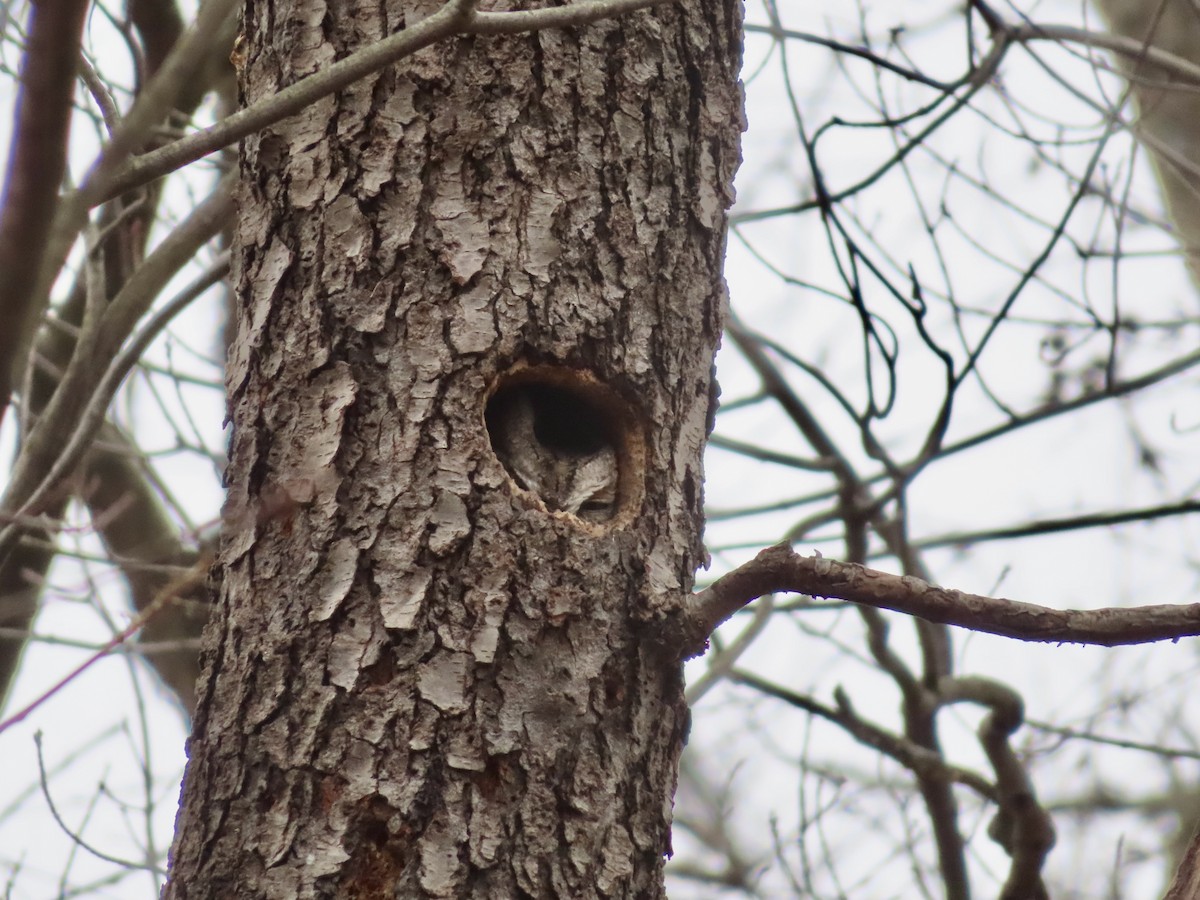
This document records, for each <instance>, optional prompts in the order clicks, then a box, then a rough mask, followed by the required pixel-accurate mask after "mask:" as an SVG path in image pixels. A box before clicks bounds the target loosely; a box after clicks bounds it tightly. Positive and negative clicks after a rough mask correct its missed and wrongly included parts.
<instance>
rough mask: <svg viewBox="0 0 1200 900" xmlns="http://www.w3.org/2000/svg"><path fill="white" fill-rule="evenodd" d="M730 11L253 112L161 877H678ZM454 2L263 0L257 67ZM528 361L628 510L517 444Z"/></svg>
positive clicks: (442, 48) (631, 889) (185, 886)
mask: <svg viewBox="0 0 1200 900" xmlns="http://www.w3.org/2000/svg"><path fill="white" fill-rule="evenodd" d="M740 6H741V4H740V3H734V2H728V3H708V2H700V0H687V2H683V3H679V4H672V5H667V6H663V7H659V8H656V9H655V10H653V11H651V12H643V13H637V14H634V15H631V16H627V17H624V18H622V19H619V20H612V21H602V22H599V23H597V24H594V25H590V26H588V27H584V28H578V29H563V30H551V31H543V32H539V33H535V34H532V35H522V36H512V37H505V36H501V37H486V38H483V37H479V38H458V39H454V40H452V41H449V42H446V43H443V44H440V45H437V46H434V47H432V48H429V49H428V50H426V51H423V52H422V53H420V54H419V55H418V56H416V57H414V58H412V59H410V60H407V61H405V62H404V63H402V64H400V65H399V66H396V67H394V68H393V69H389V70H387V71H384V72H382V73H381V74H379V75H377V76H375V77H373V78H370V79H367V80H365V81H363V82H360V83H358V84H357V85H355V86H354V88H352V89H351V90H348V91H346V92H344V93H343V94H340V95H338V96H337V97H335V98H330V99H328V100H326V101H323V102H320V103H318V104H316V105H314V106H313V107H312V108H310V109H309V110H307V111H306V113H305V114H303V115H300V116H297V117H295V118H293V119H291V120H288V121H287V122H285V123H282V124H280V125H277V126H275V127H272V128H270V129H268V130H266V131H265V132H263V133H261V134H258V135H256V136H254V137H253V138H251V139H249V140H247V141H246V142H245V146H244V148H243V158H242V174H243V185H242V194H241V199H240V222H239V227H238V232H237V249H236V260H237V267H238V276H239V293H240V300H239V324H238V336H237V340H236V343H235V346H234V348H233V355H232V357H231V360H230V367H229V375H228V386H229V389H230V410H231V417H232V420H233V438H232V448H231V457H230V467H229V474H228V483H229V484H228V487H229V498H228V503H227V507H226V522H225V534H224V538H223V545H222V549H221V552H220V569H221V572H222V576H223V577H222V586H221V590H220V597H219V609H218V612H217V615H215V616H214V621H213V623H212V625H211V626H210V628H209V633H208V635H207V638H206V650H205V653H204V668H205V675H204V676H203V677H202V679H201V685H200V688H199V705H198V709H197V715H196V720H195V730H194V734H193V737H192V739H191V741H190V744H189V753H190V757H191V759H190V763H189V766H188V770H187V775H186V777H185V783H184V791H183V798H182V807H181V810H180V814H179V819H178V830H177V837H176V843H175V847H174V850H173V861H172V866H173V868H172V879H171V882H170V884H169V886H168V888H167V890H166V896H167V897H175V898H182V897H188V898H196V897H233V896H236V897H239V898H245V897H268V896H269V897H311V896H330V897H332V896H337V897H379V896H403V897H451V896H453V897H485V896H486V897H519V896H537V897H552V896H558V897H572V898H575V897H594V896H622V897H627V896H628V897H631V896H638V897H653V896H661V895H662V893H663V857H664V854H665V853H667V852H668V851H669V846H670V837H669V829H670V821H671V800H672V793H673V790H674V787H675V780H676V768H677V761H678V756H679V752H680V750H681V748H682V744H683V742H684V740H685V738H686V733H687V710H686V707H685V705H684V702H683V696H682V678H681V659H680V656H681V652H682V649H683V640H682V637H680V636H677V635H674V634H672V633H670V631H669V629H667V628H666V627H665V626H664V623H665V622H668V621H670V618H669V614H671V613H672V612H674V611H676V610H678V608H679V606H680V604H682V603H683V601H684V598H685V596H686V595H687V593H688V592H689V591H690V589H691V586H692V581H693V573H694V570H695V569H696V567H697V566H698V565H699V564H700V563H702V562H703V559H704V551H703V549H702V545H701V541H700V530H701V523H702V513H701V505H702V483H703V479H702V473H701V451H702V448H703V444H704V440H705V435H706V431H707V426H708V423H709V421H710V418H711V413H712V406H713V397H714V395H715V391H714V386H713V384H712V381H711V371H712V363H713V354H714V351H715V348H716V345H717V342H718V340H719V336H720V334H721V324H722V317H723V306H724V303H725V288H724V282H723V279H722V277H721V265H722V257H723V251H724V239H725V210H726V209H727V208H728V206H729V205H730V203H731V201H732V190H731V187H730V185H731V181H732V177H733V173H734V170H735V168H736V164H737V162H738V133H739V131H740V128H741V96H740V91H739V89H738V85H737V74H738V69H739V63H740V15H741V10H740ZM435 8H436V4H431V3H429V2H423V3H422V2H415V0H405V2H400V0H396V2H392V3H389V4H386V5H380V4H374V3H349V4H346V5H339V7H338V10H337V12H336V14H334V13H331V12H330V10H329V9H328V8H327V7H326V6H325V5H324V4H322V3H310V2H304V0H296V2H292V3H287V4H267V3H256V2H251V3H249V4H248V6H247V9H246V15H245V31H246V40H247V45H246V50H245V60H246V63H245V69H244V71H243V73H242V85H243V91H244V92H245V94H246V96H247V99H248V100H255V99H257V98H258V97H260V96H262V95H264V94H265V93H269V92H272V91H275V90H277V89H278V88H279V87H281V86H283V85H285V84H287V83H290V82H292V81H294V80H296V79H297V78H300V77H302V76H304V75H306V74H309V73H310V72H314V71H317V70H319V69H321V68H322V67H323V66H326V65H327V64H328V63H329V62H330V61H332V60H333V59H335V58H337V57H340V56H342V55H344V54H345V53H347V52H349V51H351V50H353V49H355V48H356V47H358V46H361V45H363V44H364V43H367V42H371V41H374V40H377V39H378V38H380V37H381V36H382V35H385V34H388V33H391V32H392V31H394V30H396V29H398V28H401V27H404V26H405V24H409V25H411V24H412V23H414V22H416V21H418V20H419V19H420V18H422V17H423V16H424V15H427V14H429V13H430V12H431V11H432V10H433V9H435ZM531 381H546V382H551V383H553V384H555V385H558V386H560V387H563V388H565V389H567V390H568V391H573V392H574V396H575V397H576V398H577V399H578V401H579V402H578V408H577V409H575V410H568V411H566V413H567V414H568V418H570V417H571V416H575V417H578V419H577V424H578V423H583V424H587V422H585V420H591V419H594V420H595V422H598V423H599V427H600V429H601V431H602V432H603V433H604V434H605V435H607V436H608V437H609V438H610V439H611V441H612V443H613V445H614V446H615V447H616V448H617V451H618V457H619V464H620V476H619V483H618V509H617V512H616V513H615V515H614V517H613V518H612V519H610V520H608V521H601V522H587V521H583V520H582V519H579V518H576V517H574V516H571V515H569V514H567V513H565V512H554V511H551V510H549V509H548V508H547V507H546V506H545V505H544V504H543V503H542V502H541V500H540V499H539V498H538V497H537V496H535V495H533V494H532V493H530V492H528V491H525V490H523V489H521V488H520V487H519V486H518V485H517V484H516V483H515V482H514V481H513V479H512V478H511V477H510V475H509V473H508V472H507V471H506V469H505V467H504V466H503V465H502V464H501V462H500V461H499V460H498V459H497V457H496V456H495V453H494V451H493V449H492V441H491V440H490V438H489V434H488V426H487V423H486V422H485V415H484V413H485V408H486V404H487V401H488V398H489V396H491V395H492V393H493V392H494V391H495V390H496V389H497V387H503V386H504V385H506V384H508V385H512V384H518V385H523V384H526V383H528V382H531ZM595 422H593V423H592V424H595Z"/></svg>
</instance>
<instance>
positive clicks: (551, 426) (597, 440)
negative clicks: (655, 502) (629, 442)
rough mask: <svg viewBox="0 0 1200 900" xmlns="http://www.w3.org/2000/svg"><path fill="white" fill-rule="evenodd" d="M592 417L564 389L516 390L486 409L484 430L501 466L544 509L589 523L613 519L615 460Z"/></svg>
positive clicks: (532, 387)
mask: <svg viewBox="0 0 1200 900" xmlns="http://www.w3.org/2000/svg"><path fill="white" fill-rule="evenodd" d="M594 413H596V411H595V410H594V409H592V408H591V407H590V405H589V404H587V403H586V401H584V400H582V399H580V398H579V397H576V396H575V395H574V393H572V392H570V391H567V390H565V389H563V388H557V387H551V386H547V385H533V384H529V385H518V386H516V387H511V388H508V389H507V390H503V391H502V392H501V393H500V394H499V395H498V396H497V397H496V399H495V400H494V401H493V402H492V403H491V404H490V405H489V408H488V417H487V418H488V430H489V431H490V432H491V434H492V443H493V446H494V447H495V450H496V455H497V456H498V457H499V459H500V462H502V463H503V464H504V467H505V468H506V469H507V470H508V472H509V474H510V475H512V477H513V479H514V480H515V481H516V482H517V484H519V485H520V486H521V487H523V488H525V490H527V491H532V492H533V493H535V494H537V495H538V496H539V497H541V498H542V501H543V502H544V503H545V504H546V506H547V507H549V508H550V509H554V510H562V511H563V512H568V513H571V514H572V515H575V516H578V517H579V518H581V519H584V520H586V521H590V522H606V521H608V520H609V519H611V518H612V515H613V511H614V509H615V506H616V499H617V455H616V453H615V451H614V450H613V446H612V442H611V440H610V438H609V436H608V435H607V434H606V433H605V431H604V429H603V427H602V426H601V425H600V424H599V423H598V422H597V421H596V416H595V415H593V414H594Z"/></svg>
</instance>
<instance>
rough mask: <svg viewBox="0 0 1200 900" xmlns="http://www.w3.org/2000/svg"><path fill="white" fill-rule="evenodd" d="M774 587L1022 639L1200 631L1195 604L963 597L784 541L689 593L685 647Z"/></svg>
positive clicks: (692, 649)
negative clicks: (1098, 605) (1086, 605)
mask: <svg viewBox="0 0 1200 900" xmlns="http://www.w3.org/2000/svg"><path fill="white" fill-rule="evenodd" d="M779 591H793V592H796V593H801V594H810V595H812V596H814V597H836V598H838V599H840V600H847V601H849V602H851V603H861V604H863V605H864V606H871V607H877V608H880V609H890V610H894V611H896V612H902V613H907V614H908V615H912V616H917V617H919V618H922V619H926V620H928V621H931V622H941V623H944V624H946V625H957V626H959V627H960V628H969V629H970V630H972V631H982V632H985V633H988V634H998V635H1001V636H1003V637H1011V638H1016V639H1018V640H1022V641H1045V642H1055V643H1071V644H1099V645H1101V646H1104V647H1117V646H1121V645H1124V644H1144V643H1149V642H1151V641H1167V640H1178V639H1179V638H1181V637H1189V636H1192V635H1200V603H1188V604H1174V605H1167V604H1158V605H1154V606H1137V607H1130V608H1128V609H1125V608H1112V607H1110V608H1105V609H1090V610H1078V609H1051V608H1050V607H1047V606H1036V605H1035V604H1032V603H1022V602H1021V601H1019V600H1005V599H1002V598H998V597H984V596H981V595H979V594H967V593H964V592H963V591H956V590H952V589H949V588H942V587H938V586H937V585H933V584H929V583H928V582H925V581H922V580H921V579H919V578H913V577H912V576H910V575H890V574H888V573H886V572H879V571H876V570H875V569H868V568H867V567H866V566H861V565H858V564H857V563H844V562H838V561H837V560H833V559H825V558H823V557H820V556H801V555H799V554H798V553H796V552H795V551H793V550H792V549H791V547H789V546H788V545H786V544H777V545H776V546H774V547H768V548H767V549H766V550H763V551H762V552H761V553H759V554H758V556H756V557H755V558H754V559H752V560H751V561H750V562H748V563H746V564H745V565H743V566H739V567H738V568H737V569H735V570H734V571H732V572H730V573H729V574H728V575H725V576H723V577H721V578H718V579H717V580H716V581H715V582H713V584H712V585H710V586H709V587H708V588H707V589H705V590H703V591H700V592H698V593H696V594H693V595H692V597H691V599H690V602H689V603H688V604H687V605H686V607H685V612H684V614H683V621H682V622H681V623H680V624H681V626H682V631H681V634H682V636H683V637H682V639H683V642H684V643H683V647H684V650H685V652H687V653H688V654H689V655H693V654H697V653H700V652H702V651H703V647H704V642H705V641H706V640H707V639H708V635H710V634H711V633H712V632H713V630H714V629H715V628H716V627H717V626H718V625H720V624H721V623H722V622H724V621H725V620H726V619H728V618H729V617H730V616H732V615H733V614H734V613H735V612H737V611H738V610H739V609H741V608H742V607H743V606H745V605H746V604H747V603H749V602H750V601H752V600H755V599H757V598H758V597H761V596H763V595H764V594H769V593H772V592H779Z"/></svg>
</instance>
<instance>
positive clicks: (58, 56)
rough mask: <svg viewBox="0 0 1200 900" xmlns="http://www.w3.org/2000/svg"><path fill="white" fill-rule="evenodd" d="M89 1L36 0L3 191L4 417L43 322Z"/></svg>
mask: <svg viewBox="0 0 1200 900" xmlns="http://www.w3.org/2000/svg"><path fill="white" fill-rule="evenodd" d="M87 7H88V4H87V3H86V2H85V0H46V2H42V3H35V4H33V8H32V12H31V16H30V22H29V39H28V42H27V44H26V49H25V56H24V58H23V60H22V64H21V90H20V93H19V94H18V95H17V112H16V120H17V121H16V127H15V131H14V140H13V146H12V155H11V158H10V160H9V166H8V178H7V179H6V181H5V185H4V194H3V196H2V197H0V316H3V320H4V327H3V328H0V417H2V416H3V414H4V410H5V408H6V407H7V406H8V397H9V394H11V393H12V385H13V380H12V379H13V378H14V376H15V373H16V371H17V369H18V367H19V366H20V365H21V363H22V362H23V360H24V354H23V352H22V349H21V348H22V347H23V346H24V345H25V344H26V343H27V341H28V339H29V336H30V334H32V330H33V327H34V323H35V321H36V315H35V312H36V311H35V308H34V300H35V297H36V288H37V276H38V266H37V260H38V259H40V258H41V255H42V249H43V247H44V245H45V241H46V235H47V234H48V232H49V229H50V222H51V220H52V218H53V210H54V204H55V200H56V198H57V196H58V186H59V185H60V184H61V183H62V179H63V173H64V172H66V169H67V133H68V131H69V129H70V123H71V95H72V92H73V91H74V87H75V73H76V71H77V65H78V60H79V39H80V33H81V32H82V30H83V18H84V13H85V12H86V10H87Z"/></svg>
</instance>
